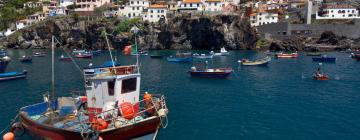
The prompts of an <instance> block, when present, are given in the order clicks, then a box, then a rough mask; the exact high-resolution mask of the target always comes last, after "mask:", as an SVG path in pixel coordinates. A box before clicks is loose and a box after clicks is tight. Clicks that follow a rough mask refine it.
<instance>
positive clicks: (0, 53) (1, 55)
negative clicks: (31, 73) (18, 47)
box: [0, 49, 7, 57]
mask: <svg viewBox="0 0 360 140" xmlns="http://www.w3.org/2000/svg"><path fill="white" fill-rule="evenodd" d="M6 55H7V53H6V50H5V49H0V57H4V56H6Z"/></svg>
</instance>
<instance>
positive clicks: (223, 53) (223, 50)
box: [210, 47, 230, 56]
mask: <svg viewBox="0 0 360 140" xmlns="http://www.w3.org/2000/svg"><path fill="white" fill-rule="evenodd" d="M210 54H212V55H214V56H227V55H230V52H228V51H227V50H226V49H225V47H221V48H220V53H214V51H211V52H210Z"/></svg>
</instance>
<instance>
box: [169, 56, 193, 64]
mask: <svg viewBox="0 0 360 140" xmlns="http://www.w3.org/2000/svg"><path fill="white" fill-rule="evenodd" d="M166 59H167V61H168V62H177V63H187V62H192V60H193V59H192V57H173V56H170V57H168V58H166Z"/></svg>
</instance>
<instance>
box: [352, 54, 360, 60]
mask: <svg viewBox="0 0 360 140" xmlns="http://www.w3.org/2000/svg"><path fill="white" fill-rule="evenodd" d="M351 58H354V59H356V60H359V61H360V53H351Z"/></svg>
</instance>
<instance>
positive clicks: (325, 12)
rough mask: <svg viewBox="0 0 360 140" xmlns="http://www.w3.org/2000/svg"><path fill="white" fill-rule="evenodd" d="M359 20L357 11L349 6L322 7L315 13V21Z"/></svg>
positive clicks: (333, 5) (359, 16) (332, 5)
mask: <svg viewBox="0 0 360 140" xmlns="http://www.w3.org/2000/svg"><path fill="white" fill-rule="evenodd" d="M355 18H360V15H359V10H357V9H356V8H355V7H353V6H351V5H345V4H340V5H336V4H331V5H324V6H322V7H321V8H320V10H319V11H318V12H316V19H355Z"/></svg>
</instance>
